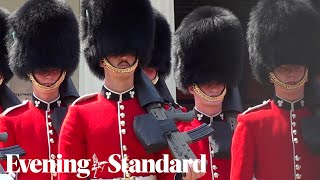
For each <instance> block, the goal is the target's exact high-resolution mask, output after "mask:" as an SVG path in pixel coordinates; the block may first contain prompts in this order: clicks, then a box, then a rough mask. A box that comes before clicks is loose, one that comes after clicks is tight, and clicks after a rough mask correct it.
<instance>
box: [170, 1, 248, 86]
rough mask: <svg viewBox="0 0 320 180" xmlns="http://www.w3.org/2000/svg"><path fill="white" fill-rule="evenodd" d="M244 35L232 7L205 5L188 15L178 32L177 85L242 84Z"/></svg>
mask: <svg viewBox="0 0 320 180" xmlns="http://www.w3.org/2000/svg"><path fill="white" fill-rule="evenodd" d="M244 50H245V37H244V33H243V30H242V27H241V24H240V21H239V20H238V18H237V17H236V16H235V15H234V14H233V13H232V12H230V11H229V10H227V9H224V8H220V7H210V6H204V7H200V8H197V9H196V10H194V11H193V12H191V13H190V14H189V15H187V16H186V17H185V18H184V19H183V21H182V23H181V25H180V27H179V28H178V30H177V31H176V32H175V36H174V43H173V54H172V56H173V58H174V72H175V78H176V82H177V86H178V88H179V89H180V90H182V91H185V92H186V90H187V87H188V86H190V85H192V84H205V83H210V82H212V81H218V82H222V83H225V84H227V85H228V86H233V85H236V84H238V83H239V81H240V77H241V73H242V64H243V59H244Z"/></svg>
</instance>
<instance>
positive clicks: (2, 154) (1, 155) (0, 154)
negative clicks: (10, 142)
mask: <svg viewBox="0 0 320 180" xmlns="http://www.w3.org/2000/svg"><path fill="white" fill-rule="evenodd" d="M7 139H8V134H7V133H0V142H6V141H7ZM6 154H18V155H20V156H24V155H25V154H26V152H25V151H24V150H23V149H22V148H21V147H20V146H19V145H15V146H10V147H7V148H0V161H2V160H6V159H7V156H6ZM0 179H1V180H12V179H13V178H12V177H11V176H10V175H8V174H6V172H5V171H4V169H3V167H2V165H1V164H0Z"/></svg>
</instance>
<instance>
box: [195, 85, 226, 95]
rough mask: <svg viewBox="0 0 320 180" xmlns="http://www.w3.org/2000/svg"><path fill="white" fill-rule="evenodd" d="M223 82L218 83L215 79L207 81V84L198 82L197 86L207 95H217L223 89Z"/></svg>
mask: <svg viewBox="0 0 320 180" xmlns="http://www.w3.org/2000/svg"><path fill="white" fill-rule="evenodd" d="M224 87H225V84H223V83H219V82H217V81H214V82H211V83H207V84H200V85H199V88H200V89H201V90H202V91H203V92H204V93H205V94H206V95H208V96H211V97H216V96H219V95H220V94H221V93H222V91H223V90H224Z"/></svg>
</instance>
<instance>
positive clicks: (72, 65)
mask: <svg viewBox="0 0 320 180" xmlns="http://www.w3.org/2000/svg"><path fill="white" fill-rule="evenodd" d="M9 23H10V28H9V31H8V33H7V37H8V43H7V48H8V53H9V61H10V66H11V69H12V70H13V72H14V73H15V74H16V75H17V76H18V77H20V78H22V79H25V80H31V82H32V87H33V95H32V99H31V100H30V101H24V102H23V103H22V104H20V105H17V106H14V107H12V108H9V109H7V110H6V111H5V112H3V116H1V117H0V132H7V133H8V136H9V138H8V141H7V142H6V143H0V147H1V148H3V147H8V146H12V145H16V144H18V145H19V146H21V148H22V149H24V150H25V152H26V156H24V157H23V158H25V159H40V160H41V159H47V160H48V159H50V160H53V161H55V160H56V158H57V153H58V137H59V132H60V127H61V124H62V121H63V119H64V115H65V114H66V111H67V104H68V102H67V101H65V98H64V97H69V95H70V93H67V96H66V94H63V92H66V88H67V89H68V87H70V86H64V87H63V88H64V90H62V89H60V88H59V87H60V84H61V83H63V82H64V81H66V80H68V79H67V78H69V77H70V75H71V74H72V73H73V72H74V70H75V69H76V67H77V65H78V62H79V51H80V41H79V27H78V23H77V20H76V17H75V15H74V13H73V11H72V9H71V7H69V6H68V5H67V4H65V3H63V2H61V1H57V0H46V1H43V0H29V1H27V2H26V3H25V4H23V5H22V6H21V7H20V8H19V9H17V10H16V11H15V12H14V13H13V14H11V15H10V16H9ZM69 80H70V79H69ZM65 83H66V84H67V85H70V83H68V82H65ZM71 85H72V84H71ZM68 94H69V95H68ZM5 166H6V163H5ZM10 166H11V165H10ZM12 166H13V167H14V168H15V165H12ZM18 166H19V165H18ZM49 167H50V166H49ZM18 168H19V167H18ZM20 170H21V168H20ZM56 170H57V169H51V173H41V172H40V173H33V172H31V170H30V169H29V171H28V172H26V173H24V172H20V173H18V174H17V178H18V179H19V180H34V179H43V180H54V179H57V173H55V171H56Z"/></svg>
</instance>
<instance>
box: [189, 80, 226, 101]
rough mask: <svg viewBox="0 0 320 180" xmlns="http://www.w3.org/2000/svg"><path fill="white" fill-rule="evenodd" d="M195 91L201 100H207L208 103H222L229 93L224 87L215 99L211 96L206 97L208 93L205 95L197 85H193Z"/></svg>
mask: <svg viewBox="0 0 320 180" xmlns="http://www.w3.org/2000/svg"><path fill="white" fill-rule="evenodd" d="M192 87H193V89H194V92H196V93H197V94H198V95H199V96H200V97H201V98H203V99H205V100H207V101H210V102H216V101H221V100H223V98H224V96H225V95H226V93H227V88H226V87H224V89H223V91H222V93H221V94H220V95H219V96H215V97H211V96H208V95H206V93H204V92H203V91H202V90H201V89H200V88H199V86H198V85H197V84H193V86H192Z"/></svg>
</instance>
